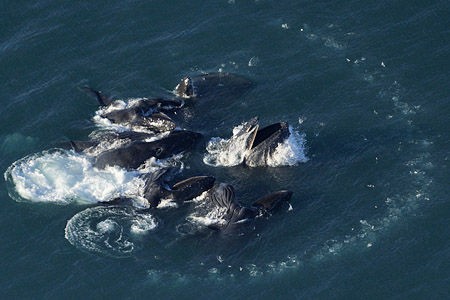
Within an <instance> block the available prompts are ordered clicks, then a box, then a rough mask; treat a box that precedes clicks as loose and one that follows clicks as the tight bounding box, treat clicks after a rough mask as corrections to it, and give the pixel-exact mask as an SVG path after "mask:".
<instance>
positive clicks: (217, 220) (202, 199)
mask: <svg viewBox="0 0 450 300" xmlns="http://www.w3.org/2000/svg"><path fill="white" fill-rule="evenodd" d="M192 202H193V203H194V205H193V209H192V211H191V213H190V214H189V215H188V216H187V217H186V220H187V221H188V222H190V223H191V224H193V225H195V226H197V227H205V226H210V225H222V224H224V223H225V220H224V219H223V218H222V216H223V215H225V212H226V210H227V209H226V208H223V207H222V208H219V207H217V206H215V205H214V204H212V203H211V202H210V201H208V192H204V193H202V194H201V195H200V196H198V197H196V198H194V199H193V200H192Z"/></svg>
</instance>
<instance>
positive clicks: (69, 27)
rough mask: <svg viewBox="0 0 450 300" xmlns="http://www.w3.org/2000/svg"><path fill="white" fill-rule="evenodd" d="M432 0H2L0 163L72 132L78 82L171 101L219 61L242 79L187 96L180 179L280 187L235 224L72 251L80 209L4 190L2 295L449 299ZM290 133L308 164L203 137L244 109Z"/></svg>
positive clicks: (167, 214) (441, 39)
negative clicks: (209, 149) (113, 253)
mask: <svg viewBox="0 0 450 300" xmlns="http://www.w3.org/2000/svg"><path fill="white" fill-rule="evenodd" d="M448 9H449V5H448V3H447V2H444V1H434V2H430V3H428V4H417V3H410V2H409V1H408V2H407V1H397V2H395V3H392V2H391V1H382V2H374V3H367V2H361V1H351V2H347V3H338V2H335V1H326V2H323V1H322V2H317V1H309V2H302V3H292V2H291V1H245V2H244V1H215V2H208V3H204V2H201V1H190V2H181V3H178V2H172V3H166V2H165V1H154V2H148V3H147V2H140V1H125V2H124V1H121V2H119V1H118V2H115V3H112V2H110V3H105V4H104V5H102V4H99V3H79V4H75V3H65V4H59V3H56V2H52V1H39V2H38V3H34V4H27V3H19V2H14V3H7V4H6V3H4V4H3V5H2V18H1V19H0V20H1V21H0V25H1V26H0V37H1V39H0V66H1V68H0V74H1V79H2V80H1V81H0V82H1V83H0V84H1V89H0V90H1V94H0V95H1V100H0V101H1V103H2V105H1V107H0V114H1V115H2V119H1V127H0V139H1V140H0V154H1V156H0V157H1V158H0V169H1V170H3V171H6V170H7V168H8V167H9V166H10V165H11V164H13V163H14V162H15V161H17V160H19V159H21V158H23V157H25V156H27V155H31V154H35V153H41V151H44V150H47V149H50V148H53V147H55V145H57V144H58V143H60V142H61V141H67V140H69V139H73V140H77V139H86V138H87V137H88V135H89V133H90V132H92V130H94V129H95V125H94V123H93V122H92V117H93V116H94V113H95V111H96V110H97V108H98V107H97V106H96V103H95V102H94V101H93V99H91V98H89V97H88V96H86V95H85V94H84V93H82V92H80V91H79V90H78V87H80V86H83V85H86V84H88V85H91V86H94V87H96V88H99V89H102V90H103V91H105V92H108V93H109V94H112V95H114V96H115V97H117V98H123V99H126V98H130V97H143V96H159V95H164V94H167V93H168V92H169V91H171V90H172V89H173V88H174V87H175V85H176V84H177V83H178V81H179V79H180V78H181V77H183V76H185V75H186V74H198V73H201V72H212V71H226V72H233V73H237V74H240V75H243V76H246V77H248V78H250V79H252V80H253V81H254V82H255V88H254V89H252V90H251V91H250V92H248V93H247V94H245V95H244V96H243V97H241V98H239V99H235V100H234V101H229V100H227V101H220V99H217V101H209V102H204V103H197V104H196V105H195V107H194V109H193V111H192V114H193V115H192V118H189V119H188V121H186V122H185V124H183V127H184V128H187V129H191V130H196V131H199V132H201V133H202V134H203V135H204V136H205V139H204V143H203V144H202V145H200V146H199V147H198V148H197V149H196V150H195V151H194V152H193V153H192V154H191V155H190V156H189V157H187V158H186V159H185V169H184V173H183V175H186V176H189V175H198V174H201V175H213V176H215V177H216V178H217V179H218V180H220V181H223V182H229V183H232V184H233V185H234V187H235V188H236V190H237V195H238V196H239V199H240V200H241V201H242V202H244V203H251V202H252V200H254V199H255V198H256V197H258V196H261V195H263V194H264V193H267V192H269V191H273V190H277V189H285V188H286V189H290V190H292V191H293V192H294V195H293V198H292V201H291V203H292V207H293V209H292V210H282V211H280V212H278V213H277V214H274V215H273V216H272V217H271V218H270V219H269V220H267V221H266V222H262V224H260V225H261V226H260V228H258V230H257V231H255V232H252V233H249V234H247V235H245V236H243V237H226V236H225V237H224V236H221V235H217V234H213V233H211V232H208V231H206V232H201V233H198V234H193V235H180V234H179V233H178V232H177V231H176V230H175V227H176V225H177V224H178V222H179V220H180V219H183V218H184V216H185V214H186V210H184V209H176V210H167V211H161V212H159V213H158V214H156V213H155V214H156V215H157V216H156V217H158V220H159V222H160V224H161V226H160V227H158V230H156V231H154V232H152V233H151V234H147V235H142V236H141V237H140V238H139V239H138V240H137V241H136V244H137V245H138V246H139V247H137V248H136V251H133V252H132V254H131V255H129V256H127V257H125V258H116V257H110V256H108V255H103V254H101V253H93V252H89V251H84V250H81V249H79V248H77V247H74V246H73V245H72V244H71V243H69V241H68V240H67V239H66V238H65V232H64V230H65V228H66V224H67V222H68V220H70V219H71V218H72V217H73V216H74V215H76V214H77V213H79V212H81V211H83V210H85V209H88V208H90V207H92V206H89V205H87V204H75V203H71V204H67V205H57V204H52V203H34V202H31V201H21V202H17V201H15V200H14V199H13V198H11V197H10V196H9V195H10V194H14V190H15V189H14V186H12V185H11V183H10V182H7V181H2V183H1V185H2V188H1V191H0V198H1V201H0V203H1V204H0V205H1V209H0V220H1V221H0V222H1V224H2V228H3V229H4V230H3V232H2V243H1V244H0V253H2V259H1V269H2V272H1V275H0V285H1V291H2V295H3V297H4V298H46V299H48V298H61V297H64V296H71V297H91V298H94V297H114V298H141V297H151V298H157V297H161V298H175V297H181V298H205V299H210V298H212V297H226V298H258V299H261V298H267V299H272V298H274V297H285V298H314V299H316V298H331V297H333V298H349V297H353V298H363V297H364V298H406V297H414V298H425V297H432V298H444V297H445V296H448V286H449V283H450V282H449V281H450V272H449V270H448V267H449V261H450V242H449V240H450V239H449V234H448V228H449V221H448V216H449V214H450V206H449V201H448V178H449V170H448V161H449V157H448V155H449V140H450V138H449V133H448V125H447V121H448V116H449V112H450V107H449V100H450V99H449V93H448V88H447V85H448V78H449V67H448V56H449V52H450V51H449V50H450V49H449V47H450V46H449V45H450V44H449V43H448V36H449V21H448V16H447V15H446V11H448ZM255 115H257V116H259V118H260V120H261V122H262V123H264V124H270V123H273V122H278V121H287V122H289V124H290V125H291V126H292V127H293V129H294V130H296V131H297V132H299V133H301V134H304V137H305V143H306V155H307V157H308V160H307V161H306V162H301V163H299V164H297V165H296V166H291V167H278V168H263V169H261V168H257V169H250V168H244V167H229V168H225V167H211V166H208V165H205V164H204V163H203V156H204V154H205V144H206V142H207V141H208V140H209V139H210V138H212V137H216V136H222V137H226V136H229V135H230V132H231V129H232V128H233V127H234V126H236V125H237V124H240V123H241V122H243V121H245V120H248V119H250V118H251V117H253V116H255Z"/></svg>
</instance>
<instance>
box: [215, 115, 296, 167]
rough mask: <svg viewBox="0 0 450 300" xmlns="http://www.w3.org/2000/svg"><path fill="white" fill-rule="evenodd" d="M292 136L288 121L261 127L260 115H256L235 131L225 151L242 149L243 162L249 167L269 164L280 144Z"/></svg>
mask: <svg viewBox="0 0 450 300" xmlns="http://www.w3.org/2000/svg"><path fill="white" fill-rule="evenodd" d="M289 136H290V132H289V125H288V123H287V122H278V123H274V124H271V125H268V126H265V127H262V128H261V127H260V125H259V120H258V117H254V118H252V119H250V120H249V121H247V122H244V123H243V124H242V125H241V126H239V127H237V128H236V130H234V132H233V136H232V137H231V138H230V139H229V140H228V141H227V143H226V145H225V146H224V147H225V148H224V149H223V151H227V152H230V151H236V149H241V150H242V154H241V155H242V156H243V158H242V164H244V165H246V166H249V167H262V166H267V165H269V161H270V158H271V157H272V156H273V155H274V153H275V151H276V149H277V147H278V145H279V144H280V143H283V142H285V141H286V140H287V139H288V138H289Z"/></svg>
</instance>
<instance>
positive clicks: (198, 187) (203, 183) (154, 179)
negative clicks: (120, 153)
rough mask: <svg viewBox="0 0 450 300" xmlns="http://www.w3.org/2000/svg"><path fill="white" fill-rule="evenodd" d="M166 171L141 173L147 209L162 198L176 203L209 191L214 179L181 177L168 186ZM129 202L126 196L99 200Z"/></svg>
mask: <svg viewBox="0 0 450 300" xmlns="http://www.w3.org/2000/svg"><path fill="white" fill-rule="evenodd" d="M166 172H167V169H162V170H158V171H156V172H154V173H147V174H144V175H143V177H144V180H145V187H144V192H143V197H144V198H145V200H147V201H148V205H149V209H151V208H156V207H157V206H158V205H159V204H160V203H161V200H162V199H172V200H174V201H175V202H177V203H183V202H185V201H188V200H191V199H194V198H196V197H198V196H200V195H201V194H202V193H204V192H207V191H209V190H210V189H211V188H212V187H213V186H214V182H215V180H216V179H215V178H214V177H212V176H193V177H189V178H186V179H183V180H181V181H179V182H177V183H175V184H173V185H172V187H170V186H169V185H168V184H167V183H166V182H165V180H164V178H163V176H164V175H165V174H166ZM130 203H133V200H132V199H130V198H127V197H119V198H116V199H113V200H111V201H105V202H101V204H104V205H124V204H125V205H130Z"/></svg>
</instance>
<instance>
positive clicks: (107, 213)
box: [65, 206, 158, 257]
mask: <svg viewBox="0 0 450 300" xmlns="http://www.w3.org/2000/svg"><path fill="white" fill-rule="evenodd" d="M157 227H158V222H157V220H156V219H155V218H154V217H153V216H152V215H151V214H149V213H139V212H137V211H135V210H134V209H133V208H131V207H128V206H109V207H105V206H97V207H92V208H87V209H85V210H83V211H81V212H79V213H77V214H76V215H75V216H73V217H72V218H71V219H70V220H69V221H68V222H67V225H66V228H65V238H66V239H67V240H68V241H69V242H70V243H71V244H72V245H74V246H75V247H77V248H79V249H82V250H86V251H90V252H95V253H99V254H103V255H108V256H113V257H127V256H129V255H131V254H132V253H133V252H135V251H136V250H138V249H140V248H141V247H142V246H141V244H140V242H141V240H140V238H139V237H140V236H142V235H143V234H147V233H149V232H151V231H153V230H155V229H156V228H157Z"/></svg>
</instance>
